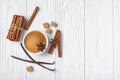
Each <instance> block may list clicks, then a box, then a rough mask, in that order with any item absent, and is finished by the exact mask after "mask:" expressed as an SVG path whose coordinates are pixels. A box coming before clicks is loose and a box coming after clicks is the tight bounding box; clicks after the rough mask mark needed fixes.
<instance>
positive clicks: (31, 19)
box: [24, 6, 39, 30]
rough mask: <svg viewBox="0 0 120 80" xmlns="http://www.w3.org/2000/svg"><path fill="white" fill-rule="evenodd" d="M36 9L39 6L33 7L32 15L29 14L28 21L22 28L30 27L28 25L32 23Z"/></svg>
mask: <svg viewBox="0 0 120 80" xmlns="http://www.w3.org/2000/svg"><path fill="white" fill-rule="evenodd" d="M38 10H39V7H38V6H37V7H36V8H35V9H34V11H33V13H32V15H31V17H30V19H29V20H28V22H27V23H26V26H25V27H24V29H26V30H28V28H29V27H30V25H31V23H32V21H33V19H34V17H35V15H36V14H37V12H38Z"/></svg>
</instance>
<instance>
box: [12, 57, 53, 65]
mask: <svg viewBox="0 0 120 80" xmlns="http://www.w3.org/2000/svg"><path fill="white" fill-rule="evenodd" d="M11 57H12V58H14V59H17V60H21V61H24V62H29V63H35V62H33V61H30V60H26V59H22V58H19V57H16V56H13V55H11ZM36 62H38V63H39V64H47V65H53V64H55V62H53V63H48V62H39V61H36Z"/></svg>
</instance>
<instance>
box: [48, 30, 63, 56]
mask: <svg viewBox="0 0 120 80" xmlns="http://www.w3.org/2000/svg"><path fill="white" fill-rule="evenodd" d="M60 36H61V31H60V30H57V31H56V34H55V36H54V39H53V41H52V42H51V45H50V48H49V50H48V53H49V54H52V53H53V50H54V48H55V46H56V45H57V46H58V57H62V53H61V41H60V38H61V37H60Z"/></svg>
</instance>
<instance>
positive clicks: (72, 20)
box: [55, 0, 84, 80]
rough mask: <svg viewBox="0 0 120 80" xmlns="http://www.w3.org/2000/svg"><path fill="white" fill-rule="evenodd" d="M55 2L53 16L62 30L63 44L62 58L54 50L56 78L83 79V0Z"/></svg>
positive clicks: (63, 79) (60, 79)
mask: <svg viewBox="0 0 120 80" xmlns="http://www.w3.org/2000/svg"><path fill="white" fill-rule="evenodd" d="M55 3H56V6H55V10H56V13H55V15H56V17H55V18H56V21H57V22H59V29H60V30H61V31H62V46H63V48H62V51H63V52H62V53H63V57H62V58H58V57H57V56H58V51H57V50H56V51H55V54H56V68H57V69H58V70H57V72H56V80H84V0H58V1H56V2H55ZM78 44H79V45H78Z"/></svg>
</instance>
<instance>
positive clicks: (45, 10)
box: [27, 0, 55, 80]
mask: <svg viewBox="0 0 120 80" xmlns="http://www.w3.org/2000/svg"><path fill="white" fill-rule="evenodd" d="M52 4H53V3H52V2H51V1H50V0H34V1H33V0H27V20H28V19H29V18H30V16H31V14H32V12H33V10H34V8H35V7H36V6H39V7H40V10H39V11H38V13H37V15H36V16H35V18H34V20H33V22H32V24H31V26H30V28H29V29H28V32H29V31H31V30H41V31H45V29H44V28H43V25H42V24H43V23H44V22H49V23H50V21H51V19H52V16H51V13H52V12H51V10H52V9H53V7H52ZM49 36H50V35H48V37H49ZM31 56H32V57H33V58H34V59H36V60H39V61H48V62H52V61H55V56H54V55H49V54H47V53H44V54H41V55H39V56H33V55H31ZM28 65H32V66H33V67H34V72H33V73H27V80H55V72H51V71H48V70H46V69H44V68H42V67H40V66H38V65H36V64H28ZM45 66H47V65H45ZM47 67H50V68H55V65H53V66H47Z"/></svg>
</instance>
